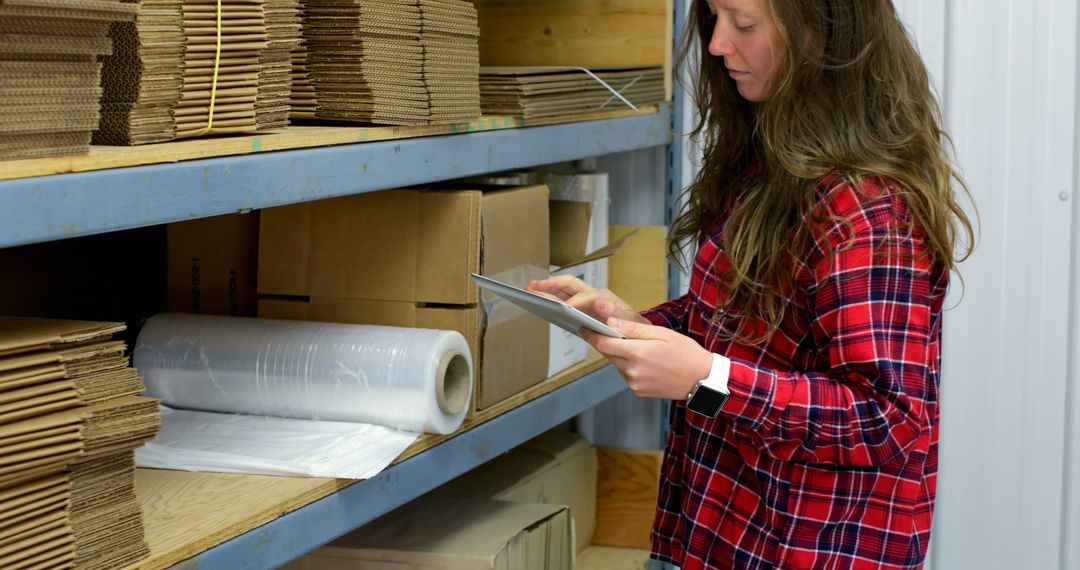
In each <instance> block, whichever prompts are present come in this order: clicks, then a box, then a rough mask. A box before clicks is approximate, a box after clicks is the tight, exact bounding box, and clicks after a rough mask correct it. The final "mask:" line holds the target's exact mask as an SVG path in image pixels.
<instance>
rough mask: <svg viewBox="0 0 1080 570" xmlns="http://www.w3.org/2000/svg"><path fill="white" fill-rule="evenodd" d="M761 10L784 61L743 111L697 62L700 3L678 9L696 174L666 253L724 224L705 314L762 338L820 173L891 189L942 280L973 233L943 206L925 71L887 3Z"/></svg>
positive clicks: (709, 64)
mask: <svg viewBox="0 0 1080 570" xmlns="http://www.w3.org/2000/svg"><path fill="white" fill-rule="evenodd" d="M766 3H767V4H768V9H769V12H770V14H771V16H772V18H773V19H774V21H775V22H776V25H777V28H778V29H779V31H780V34H781V36H782V37H783V38H784V40H785V44H786V53H785V54H784V57H783V58H782V63H781V64H780V66H779V68H778V69H777V71H776V74H775V76H774V78H773V84H772V85H770V86H769V91H768V97H767V99H766V100H765V101H763V102H760V103H751V102H748V101H747V100H745V99H743V98H742V97H741V96H740V95H739V93H738V91H737V90H736V87H735V84H734V82H733V81H732V80H731V79H730V78H729V77H728V75H727V71H726V69H725V67H724V63H723V61H722V58H720V57H715V56H712V55H710V54H709V53H708V44H709V40H710V37H711V35H712V32H713V25H714V20H713V18H715V16H713V15H712V14H711V12H710V9H709V7H708V5H707V3H706V2H705V0H695V1H694V5H693V6H692V8H691V11H690V12H691V13H690V19H689V23H688V26H687V33H686V35H685V37H684V38H683V44H682V50H681V52H682V53H681V55H680V58H679V60H680V66H681V67H685V66H687V65H689V64H691V63H692V64H693V65H694V66H695V67H696V70H690V73H689V75H691V76H692V77H693V84H692V85H691V86H689V89H690V92H691V93H692V95H693V98H694V101H695V104H696V106H697V110H698V116H699V122H698V123H697V125H696V127H695V129H694V131H693V133H692V135H691V136H694V137H697V138H698V139H699V140H700V141H701V142H702V144H703V150H704V161H703V164H702V168H701V171H700V173H699V174H698V176H697V179H696V180H695V181H694V183H693V184H692V185H691V186H690V187H689V188H688V189H687V192H688V194H689V197H688V208H687V210H686V211H685V212H684V213H682V214H681V215H680V216H679V217H678V218H677V219H676V220H675V223H674V225H673V227H672V231H671V237H670V240H669V247H670V251H671V255H672V257H673V258H675V259H676V260H679V252H680V250H681V245H682V244H684V243H687V242H688V241H691V240H695V241H701V240H702V239H704V238H705V237H706V235H707V233H708V232H709V231H711V230H712V229H713V228H715V227H716V224H717V222H718V221H719V220H720V219H721V218H723V217H726V222H725V225H724V234H723V240H724V250H725V252H726V253H727V256H728V258H729V261H730V264H731V265H730V269H729V270H728V271H727V272H726V274H725V275H724V276H722V278H723V279H724V280H725V286H726V290H727V295H726V297H725V299H724V301H723V303H722V305H721V306H720V307H718V309H720V310H718V311H717V314H718V315H719V314H721V313H723V312H727V313H729V314H734V315H742V316H747V317H752V318H754V319H758V320H759V321H760V322H761V323H762V324H764V325H766V329H767V330H768V331H771V330H772V329H774V328H775V327H776V326H778V325H779V323H780V322H781V320H782V319H783V316H784V311H785V298H786V294H785V293H787V292H790V290H791V285H792V283H791V280H792V275H793V274H794V271H793V260H795V259H801V258H802V257H804V256H805V255H806V253H807V252H808V249H807V248H808V247H809V245H810V244H811V243H812V242H813V239H814V237H815V236H814V235H813V234H814V229H813V226H814V224H812V223H809V221H810V219H811V216H812V215H814V202H815V189H816V186H817V183H818V182H819V181H820V180H821V179H822V178H823V177H824V176H826V175H827V174H829V173H836V174H838V175H840V176H843V177H845V178H847V179H848V180H850V181H852V182H855V183H856V186H857V183H858V181H859V180H860V179H861V178H863V177H866V176H882V177H884V178H886V179H889V180H890V181H892V182H893V183H895V185H897V186H898V187H899V188H900V189H901V190H900V191H899V192H897V194H898V195H899V197H900V198H901V199H903V200H904V201H905V204H906V206H907V207H908V209H909V210H910V213H911V219H912V224H913V225H914V226H915V227H917V228H919V229H920V230H921V232H920V235H922V236H925V240H926V246H927V247H926V249H928V250H929V255H930V257H931V262H932V263H933V264H940V266H941V267H943V268H944V269H946V270H951V269H953V268H954V266H955V263H956V262H957V261H958V260H962V259H963V258H966V257H967V256H968V255H970V253H971V248H972V247H973V243H974V231H973V229H972V224H971V222H970V221H969V219H968V217H967V216H966V215H965V214H964V211H963V210H962V209H961V207H960V205H959V203H958V201H957V199H956V195H955V192H954V190H956V189H961V190H962V191H964V192H967V187H966V186H965V184H964V182H963V180H962V179H961V177H960V175H959V173H958V172H957V170H956V169H955V167H954V166H953V162H952V159H951V155H950V150H951V140H950V139H949V137H948V134H947V133H946V132H945V131H944V129H943V126H942V118H941V110H940V107H939V106H938V103H937V100H936V98H935V97H934V94H933V93H932V91H931V88H930V81H929V78H928V76H927V72H926V68H925V66H924V64H923V62H922V59H921V58H920V56H919V54H918V51H917V50H916V49H915V47H914V45H913V44H912V41H911V39H910V38H909V37H908V34H907V32H906V30H905V29H904V27H903V25H902V24H901V22H900V20H899V19H898V17H897V15H896V12H895V9H894V7H893V5H892V2H891V0H766ZM792 38H802V39H803V40H802V41H793V40H792ZM751 168H754V170H755V172H756V175H755V176H752V177H750V178H748V177H746V176H745V175H746V173H747V172H748V171H749V170H750V169H751ZM954 182H955V184H956V186H954V184H953V183H954ZM736 198H738V199H737V200H736ZM793 232H794V233H793ZM961 237H963V238H966V239H965V240H964V241H963V244H964V245H961V239H960V238H961ZM958 247H959V248H961V251H959V252H957V251H956V250H957V248H958ZM954 253H956V254H958V255H957V257H954ZM743 321H746V319H743ZM746 324H748V325H749V324H750V323H746ZM750 330H755V331H757V333H751V332H750ZM762 332H763V331H762V329H761V327H760V326H751V327H750V329H745V328H744V327H742V326H740V327H739V329H738V330H736V331H734V333H733V336H743V337H744V338H745V337H748V336H754V337H756V340H761V338H763V335H762ZM765 334H767V333H765ZM747 340H752V339H749V338H747Z"/></svg>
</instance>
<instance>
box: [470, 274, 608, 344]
mask: <svg viewBox="0 0 1080 570" xmlns="http://www.w3.org/2000/svg"><path fill="white" fill-rule="evenodd" d="M472 278H473V281H476V284H477V285H479V286H480V287H481V288H483V289H487V290H488V291H491V292H492V293H495V294H497V295H498V296H500V297H502V298H503V299H506V300H507V301H510V302H511V303H513V304H515V305H517V306H519V307H521V308H522V309H525V310H526V311H529V312H530V313H532V314H534V315H536V316H538V317H540V318H541V319H544V320H545V321H547V322H549V323H552V324H554V325H557V326H558V327H559V328H562V329H563V330H566V331H569V332H571V333H573V334H578V331H579V330H581V329H589V330H591V331H593V332H597V333H600V334H602V335H607V336H613V337H615V338H626V336H625V335H624V334H622V333H621V332H619V331H617V330H615V329H613V328H611V327H609V326H607V325H605V324H604V323H602V322H600V321H598V320H596V319H594V318H592V317H590V316H589V315H586V314H585V313H583V312H581V311H579V310H577V309H575V308H573V307H571V306H570V305H567V304H566V303H563V302H562V301H559V300H557V299H552V298H550V297H545V296H543V295H537V294H536V293H533V292H531V291H525V290H524V289H518V288H517V287H514V286H513V285H507V284H506V283H502V282H499V281H496V280H494V279H492V278H490V277H484V276H483V275H477V274H476V273H473V274H472Z"/></svg>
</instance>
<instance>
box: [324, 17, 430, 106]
mask: <svg viewBox="0 0 1080 570" xmlns="http://www.w3.org/2000/svg"><path fill="white" fill-rule="evenodd" d="M420 33H421V23H420V5H419V0H308V1H307V5H306V7H305V16H304V36H305V39H306V40H307V42H308V46H307V47H308V72H309V74H310V76H311V80H312V82H313V83H314V84H315V93H316V96H317V97H318V101H319V109H318V111H317V112H316V116H317V117H318V118H320V119H331V120H340V121H359V122H365V123H380V124H391V125H415V124H426V123H427V122H428V117H429V112H428V106H429V101H428V92H427V86H426V85H425V84H424V49H423V46H422V45H421V43H420Z"/></svg>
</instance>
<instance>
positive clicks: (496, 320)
mask: <svg viewBox="0 0 1080 570" xmlns="http://www.w3.org/2000/svg"><path fill="white" fill-rule="evenodd" d="M548 275H550V272H549V271H548V268H547V267H540V266H538V265H519V266H517V267H513V268H510V269H507V270H506V271H500V272H498V273H495V274H492V275H488V274H485V277H491V278H492V279H495V280H496V281H501V282H503V283H506V284H507V285H513V286H514V287H518V288H519V289H525V288H527V287H528V286H529V281H530V280H532V279H544V278H546V277H547V276H548ZM480 304H481V305H482V306H483V308H484V324H485V328H494V327H496V326H499V325H501V324H504V323H508V322H510V321H513V320H515V319H518V318H520V317H521V316H522V315H528V314H529V312H528V311H526V310H525V309H522V308H521V307H518V306H517V305H515V304H513V303H511V302H509V301H507V300H506V299H503V298H502V297H500V296H499V295H497V294H495V293H492V292H491V291H488V290H486V289H480Z"/></svg>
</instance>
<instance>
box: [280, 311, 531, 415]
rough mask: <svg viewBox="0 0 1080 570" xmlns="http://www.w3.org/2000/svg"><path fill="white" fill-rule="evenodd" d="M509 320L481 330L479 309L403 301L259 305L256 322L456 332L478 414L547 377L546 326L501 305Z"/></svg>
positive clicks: (481, 315)
mask: <svg viewBox="0 0 1080 570" xmlns="http://www.w3.org/2000/svg"><path fill="white" fill-rule="evenodd" d="M503 309H505V310H506V311H507V312H510V313H512V315H513V316H511V317H508V318H505V319H502V320H500V321H498V322H496V323H494V324H492V323H490V322H489V323H488V324H487V326H486V328H485V325H484V314H483V312H482V309H481V308H480V307H479V306H472V307H455V306H445V305H444V306H424V305H419V304H417V303H406V302H401V301H365V300H362V299H330V298H323V297H312V298H311V299H261V300H259V316H260V317H262V318H267V319H292V320H303V321H326V322H337V323H356V324H370V325H386V326H394V327H416V328H432V329H442V330H456V331H458V332H460V333H461V334H462V335H463V336H464V337H465V340H467V341H468V342H469V350H470V351H471V352H472V354H473V366H474V367H475V368H476V370H477V376H476V378H477V380H476V382H475V385H474V386H475V387H474V390H473V393H474V394H473V411H474V412H475V411H480V410H483V409H485V408H488V407H490V406H492V405H494V404H497V403H499V402H501V401H502V400H505V399H506V398H509V397H510V396H513V395H514V394H517V393H519V392H521V391H522V390H524V389H526V388H528V387H529V386H532V385H534V384H537V383H538V382H541V381H543V380H544V379H545V378H547V376H546V372H547V363H548V362H547V361H548V334H549V325H548V324H547V323H546V322H544V321H541V320H540V319H537V318H536V317H533V316H532V315H529V314H527V313H524V312H520V311H516V310H513V311H512V310H511V309H516V307H514V306H513V305H510V304H509V303H505V302H504V303H501V304H500V307H499V310H500V312H501V311H502V310H503Z"/></svg>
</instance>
